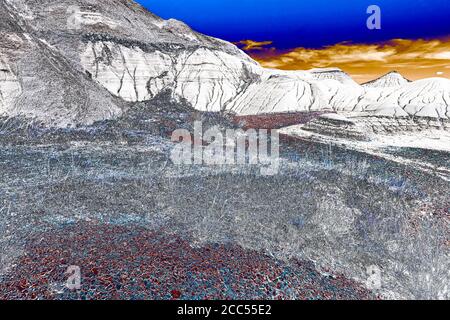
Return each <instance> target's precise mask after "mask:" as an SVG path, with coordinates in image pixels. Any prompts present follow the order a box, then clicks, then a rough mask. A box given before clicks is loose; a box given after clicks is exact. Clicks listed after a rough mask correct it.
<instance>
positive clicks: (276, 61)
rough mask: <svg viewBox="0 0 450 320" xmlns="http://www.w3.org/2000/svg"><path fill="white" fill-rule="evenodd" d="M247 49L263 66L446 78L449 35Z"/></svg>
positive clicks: (360, 76) (366, 76)
mask: <svg viewBox="0 0 450 320" xmlns="http://www.w3.org/2000/svg"><path fill="white" fill-rule="evenodd" d="M257 47H261V46H257ZM250 48H251V46H250ZM244 50H247V49H245V48H244ZM247 51H250V52H249V54H250V55H251V56H252V57H253V58H254V59H255V60H257V61H259V62H260V63H261V64H262V65H263V66H264V67H267V68H276V69H283V70H307V69H312V68H326V67H338V68H341V69H342V70H344V71H346V72H347V73H349V74H351V75H352V76H353V78H354V79H355V80H356V81H358V82H361V83H362V82H366V81H369V80H372V79H375V78H377V77H379V76H381V75H383V74H385V73H388V72H390V71H393V70H396V71H398V72H400V73H401V74H403V75H404V76H405V77H406V78H409V79H411V80H417V79H421V78H427V77H446V78H450V70H449V69H450V37H449V38H447V39H436V40H404V39H394V40H391V41H388V42H386V43H381V44H353V43H347V42H344V43H339V44H336V45H333V46H329V47H324V48H321V49H307V48H296V49H293V50H290V51H286V52H278V51H276V50H273V49H272V50H268V49H264V48H262V47H261V49H260V50H259V52H251V50H247Z"/></svg>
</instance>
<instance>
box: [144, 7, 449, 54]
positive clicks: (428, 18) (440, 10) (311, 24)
mask: <svg viewBox="0 0 450 320" xmlns="http://www.w3.org/2000/svg"><path fill="white" fill-rule="evenodd" d="M138 2H140V3H141V4H142V5H144V6H145V7H147V8H148V9H149V10H150V11H152V12H153V13H155V14H157V15H159V16H161V17H163V18H166V19H167V18H176V19H179V20H182V21H184V22H186V23H187V24H189V25H190V26H191V27H193V28H194V29H195V30H197V31H200V32H202V33H205V34H208V35H212V36H215V37H219V38H222V39H225V40H228V41H239V40H246V39H251V40H256V41H264V40H271V41H274V45H275V46H276V47H277V48H278V49H288V48H294V47H299V46H302V47H310V48H318V47H322V46H326V45H331V44H335V43H339V42H342V41H352V42H356V43H374V42H380V41H385V40H390V39H394V38H407V39H417V38H427V39H430V38H438V37H443V36H447V35H450V18H449V17H450V0H335V1H327V0H285V1H281V0H210V1H204V0H138ZM373 4H376V5H378V6H380V8H381V10H382V29H381V30H372V31H371V30H368V29H367V28H366V19H367V17H368V15H367V14H366V9H367V7H368V6H369V5H373Z"/></svg>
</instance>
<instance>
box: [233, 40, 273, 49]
mask: <svg viewBox="0 0 450 320" xmlns="http://www.w3.org/2000/svg"><path fill="white" fill-rule="evenodd" d="M272 43H273V42H272V41H253V40H242V41H239V42H236V43H235V44H236V45H238V46H239V47H241V48H242V50H245V51H252V50H265V49H266V48H264V47H265V46H268V45H271V44H272Z"/></svg>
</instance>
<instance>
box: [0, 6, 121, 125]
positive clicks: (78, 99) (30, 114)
mask: <svg viewBox="0 0 450 320" xmlns="http://www.w3.org/2000/svg"><path fill="white" fill-rule="evenodd" d="M20 4H22V2H21V1H17V2H15V1H1V2H0V11H1V13H2V19H1V20H2V28H1V29H0V38H1V40H2V41H0V57H1V62H0V64H1V69H2V71H1V74H0V90H1V97H2V99H1V104H0V114H1V115H4V116H8V117H15V116H17V117H25V118H27V119H29V120H30V121H34V122H37V123H39V124H42V125H45V126H57V127H66V126H73V125H87V124H91V123H92V122H94V121H97V120H103V119H109V118H111V117H116V116H119V115H120V114H121V112H122V108H123V103H122V101H120V99H117V98H115V97H113V96H112V95H111V94H110V93H109V92H107V90H105V89H104V88H103V87H102V86H100V85H99V84H97V83H95V82H93V81H92V80H91V79H90V78H89V77H88V76H87V75H86V74H85V72H84V71H83V70H82V69H80V68H76V66H75V65H74V64H73V63H72V62H71V61H70V60H69V59H67V58H66V57H65V56H64V55H63V54H61V52H60V51H59V50H58V49H57V48H55V47H54V46H52V45H51V44H49V43H48V42H47V41H46V40H45V39H42V38H39V37H38V35H37V34H36V33H35V32H34V29H33V28H32V27H31V26H30V25H29V20H30V19H31V18H30V17H29V14H31V13H30V12H28V11H24V10H20V11H19V10H17V9H16V7H14V6H13V5H15V6H17V5H20Z"/></svg>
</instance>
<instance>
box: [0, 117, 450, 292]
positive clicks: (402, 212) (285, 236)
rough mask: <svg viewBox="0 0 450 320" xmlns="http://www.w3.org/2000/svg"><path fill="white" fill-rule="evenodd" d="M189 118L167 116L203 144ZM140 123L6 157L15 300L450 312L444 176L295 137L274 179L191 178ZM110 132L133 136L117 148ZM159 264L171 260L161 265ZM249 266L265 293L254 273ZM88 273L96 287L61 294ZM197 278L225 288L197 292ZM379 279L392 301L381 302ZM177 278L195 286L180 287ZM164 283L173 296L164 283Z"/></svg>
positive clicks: (236, 171)
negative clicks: (326, 305)
mask: <svg viewBox="0 0 450 320" xmlns="http://www.w3.org/2000/svg"><path fill="white" fill-rule="evenodd" d="M136 110H139V109H136ZM184 111H185V112H181V113H180V110H178V112H175V111H174V113H173V117H172V116H170V115H169V116H168V117H159V116H158V112H155V113H152V114H153V117H154V119H159V120H158V121H163V120H164V121H163V123H164V124H166V123H167V121H169V122H170V121H174V122H175V123H178V124H179V125H180V124H181V125H182V126H185V127H186V128H188V129H189V128H190V127H191V125H192V121H193V120H194V119H195V118H196V117H198V116H199V115H198V114H197V113H196V112H192V111H189V110H184ZM136 112H137V111H136ZM175 115H176V116H175ZM147 116H148V114H147ZM202 116H203V117H206V118H208V119H209V121H210V122H211V124H214V125H217V124H219V125H222V126H223V127H224V128H225V127H228V126H231V127H233V126H234V125H233V124H232V123H230V122H229V120H227V119H225V118H223V117H218V116H217V115H216V116H215V117H211V116H207V115H205V114H203V115H202ZM131 118H132V117H131V116H130V117H129V118H123V119H121V120H119V121H118V122H113V123H101V124H100V125H99V126H96V127H92V128H84V129H83V132H84V134H85V135H86V134H88V133H91V132H102V133H101V134H99V135H98V136H97V138H92V137H95V135H92V136H91V138H90V139H85V138H83V136H76V139H74V136H73V134H74V133H73V132H70V133H67V132H65V133H64V134H63V133H61V132H58V133H55V132H53V133H51V134H50V133H49V132H46V134H45V135H44V136H39V135H38V138H39V139H41V140H39V139H38V140H36V141H35V142H32V141H33V140H32V139H29V140H28V142H27V143H24V142H23V141H22V143H21V145H20V144H12V143H11V141H10V140H8V139H6V140H5V141H3V142H2V145H1V152H0V170H1V171H2V175H1V177H0V185H1V189H0V190H1V191H0V212H1V216H0V228H1V231H2V232H1V233H0V234H1V238H0V241H1V244H2V245H1V258H2V259H1V270H2V278H1V279H2V280H1V281H0V296H1V297H6V298H7V297H16V298H55V299H57V298H89V299H90V298H92V299H99V298H116V297H121V298H137V299H140V298H170V297H171V296H172V297H175V298H177V297H179V298H192V297H195V298H207V297H209V298H227V297H231V298H244V297H245V298H270V299H272V298H296V299H301V298H308V299H309V298H325V299H327V298H328V299H333V298H338V299H339V298H352V299H353V298H354V299H361V298H362V299H366V298H376V297H382V298H399V299H401V298H425V299H428V298H448V291H447V290H448V289H447V288H448V287H447V284H448V283H449V274H448V269H449V268H448V264H449V255H448V252H449V251H448V245H449V239H448V235H449V234H450V233H449V229H448V228H449V207H450V203H449V200H448V196H447V195H448V194H449V191H450V190H449V189H450V186H449V184H448V182H447V181H446V180H443V179H442V178H441V177H439V175H436V174H433V173H429V172H424V171H423V170H420V169H418V168H415V167H414V166H411V165H405V164H402V163H398V162H394V161H390V160H388V159H384V158H382V157H377V156H373V155H369V154H366V153H363V152H358V151H352V150H349V149H346V148H342V147H339V146H337V145H332V144H320V143H317V142H308V141H305V140H297V139H292V138H287V137H284V138H282V150H281V157H282V162H281V168H280V173H279V174H278V175H275V176H261V175H260V171H259V168H258V167H250V166H243V167H242V166H241V167H239V166H231V167H228V166H227V167H208V166H192V167H180V166H176V165H173V164H172V163H171V161H170V159H169V157H168V155H169V151H170V150H171V148H172V147H173V144H172V143H171V142H170V140H169V139H168V138H167V134H166V132H160V134H153V133H152V134H150V133H148V132H150V130H149V127H147V128H146V130H149V131H143V130H142V128H140V129H136V128H135V129H134V130H133V126H135V125H140V124H141V121H138V124H136V123H133V126H131V127H130V126H128V125H127V124H129V123H130V121H131V120H130V119H131ZM138 118H139V117H138ZM140 119H141V120H142V118H140ZM170 119H171V120H170ZM180 119H184V120H180ZM186 119H188V120H186ZM158 121H156V120H155V121H154V124H156V126H155V128H159V126H158V123H159V122H158ZM142 123H147V122H145V121H143V122H142ZM99 127H100V128H103V129H102V130H103V131H102V130H100V129H98V128H99ZM105 128H107V129H105ZM105 132H106V133H105ZM111 132H115V133H116V134H117V133H121V134H118V135H117V137H118V138H117V139H116V138H110V139H109V140H107V139H105V137H106V136H109V137H113V136H111V135H110V133H111ZM145 132H147V133H145ZM40 134H42V132H41V133H40ZM49 134H50V136H51V137H53V138H55V137H57V139H56V138H55V139H49V140H46V139H47V137H49ZM43 137H44V138H43ZM136 137H138V138H136ZM42 139H43V140H42ZM46 141H47V142H46ZM45 142H46V143H45ZM391 151H392V152H394V151H395V150H391ZM396 152H401V153H405V152H406V150H403V149H398V150H397V151H396ZM407 153H408V154H409V153H412V155H411V154H409V155H408V157H416V158H421V159H427V158H431V159H433V158H435V157H433V156H430V155H429V154H424V153H423V151H421V150H416V151H411V150H410V151H408V152H407ZM441 156H442V155H441ZM441 156H439V157H441ZM444 156H445V155H444ZM127 239H128V240H127ZM129 239H131V240H129ZM172 240H173V241H176V242H177V244H179V246H178V245H174V244H170V242H171V241H172ZM121 244H122V245H121ZM149 246H150V247H151V248H152V250H153V251H152V250H149ZM158 247H159V249H158ZM180 248H184V249H182V250H181V249H180ZM230 248H232V249H230ZM230 250H231V251H230ZM128 252H130V253H133V254H132V255H131V254H130V255H128V254H126V253H128ZM152 252H153V253H152ZM123 254H126V256H127V257H129V259H125V260H123V259H121V258H120V259H118V258H117V257H119V256H121V255H123ZM152 254H154V255H156V256H158V257H159V258H158V259H162V260H158V261H159V262H154V261H153V262H152V263H150V260H151V259H150V256H149V255H152ZM164 257H166V258H167V259H169V260H173V261H172V264H167V263H166V262H165V260H164ZM203 257H204V258H203ZM249 257H252V258H251V260H255V268H258V270H262V271H261V272H260V273H261V275H262V277H263V278H260V277H259V276H258V273H249V270H247V269H246V267H245V265H246V261H247V259H250V258H249ZM199 261H202V263H203V264H200V266H198V264H199ZM97 263H98V265H97ZM78 264H80V268H81V270H82V275H83V277H84V279H85V281H86V282H85V285H86V287H83V290H82V291H80V292H70V291H67V290H63V289H61V288H60V287H58V286H61V285H62V284H61V279H62V276H63V274H61V272H62V271H63V270H64V268H65V267H66V266H67V265H78ZM204 264H206V265H204ZM105 266H109V267H108V268H106V267H105ZM238 266H240V267H238ZM198 267H204V268H207V269H208V270H209V271H208V272H211V274H214V272H216V273H220V274H221V276H220V277H213V276H212V275H211V276H210V273H208V277H210V278H207V279H203V278H202V279H200V278H196V274H197V275H198V273H196V272H195V271H194V270H196V268H198ZM374 267H375V268H378V270H380V272H381V287H380V288H376V290H372V291H371V292H370V293H369V292H368V291H367V281H368V279H370V276H371V275H370V274H369V273H368V270H372V269H370V268H374ZM105 268H106V269H105ZM146 268H148V269H146ZM174 268H175V269H176V270H178V271H177V272H179V273H180V274H182V275H184V276H183V277H180V278H178V277H170V275H171V274H172V271H173V270H174ZM93 269H95V270H97V271H95V270H94V271H93ZM155 270H156V271H155ZM224 270H228V271H226V272H229V273H227V274H224V273H223V272H225V271H224ZM153 271H155V272H156V273H154V275H155V274H160V275H161V277H163V278H164V277H167V279H168V283H170V285H169V286H164V288H163V287H162V285H161V284H158V283H153V282H152V281H153V280H151V279H153V278H151V277H150V278H151V279H150V278H149V277H148V276H149V275H150V274H152V272H153ZM221 272H222V273H221ZM97 273H98V274H97ZM305 274H307V276H304V275H305ZM302 275H303V276H302ZM100 277H101V278H100ZM121 277H125V279H122V278H121ZM186 277H187V278H186ZM267 277H268V278H267ZM279 277H281V278H280V279H281V280H280V279H279V280H276V281H275V280H273V279H275V278H276V279H278V278H279ZM225 278H226V279H228V280H224V279H225ZM101 279H103V280H101ZM104 279H110V280H104ZM111 279H112V280H111ZM164 279H165V278H164ZM230 279H232V280H230ZM236 279H239V280H236ZM102 281H107V282H106V283H105V282H102ZM108 281H109V282H108ZM227 281H229V282H227ZM152 283H153V284H152ZM227 283H229V284H230V285H231V284H233V287H228V284H227ZM55 285H56V287H57V288H60V289H57V290H56V291H55V290H54V286H55ZM111 286H112V287H111ZM205 288H206V289H205ZM312 288H314V289H312ZM169 289H170V290H169ZM372 289H373V288H372ZM61 290H62V291H61ZM311 290H312V291H311Z"/></svg>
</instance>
